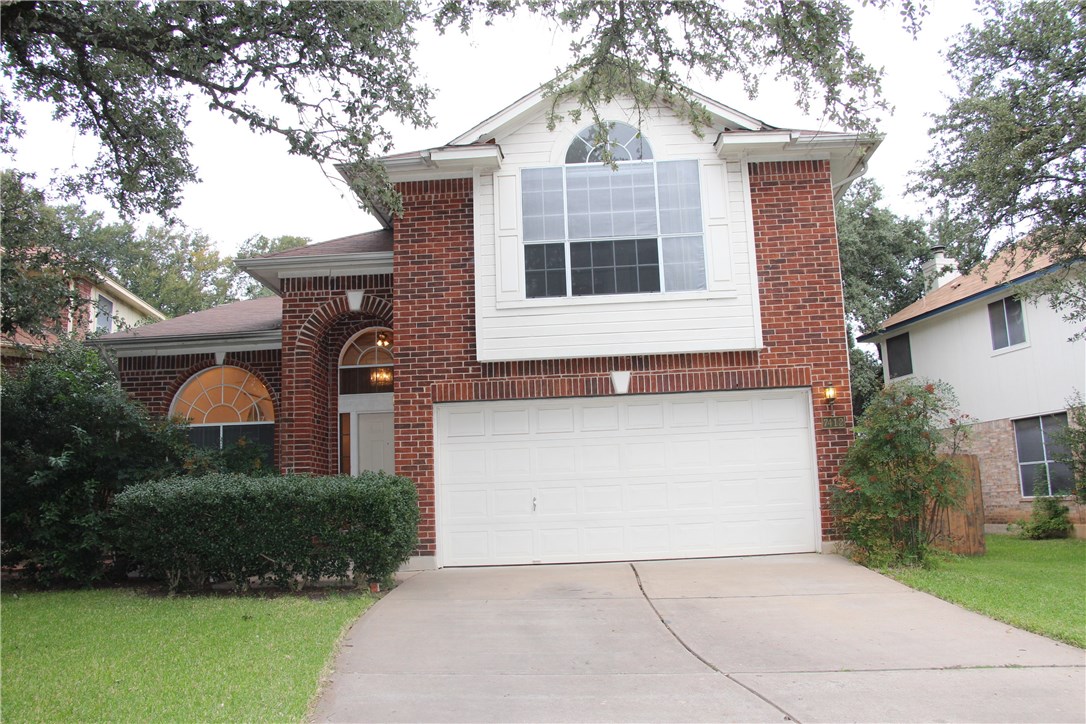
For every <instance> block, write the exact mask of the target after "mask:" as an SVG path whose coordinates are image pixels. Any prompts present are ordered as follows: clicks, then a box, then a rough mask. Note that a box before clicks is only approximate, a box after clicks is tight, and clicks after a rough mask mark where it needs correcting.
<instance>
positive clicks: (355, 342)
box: [339, 327, 393, 395]
mask: <svg viewBox="0 0 1086 724" xmlns="http://www.w3.org/2000/svg"><path fill="white" fill-rule="evenodd" d="M392 365H393V357H392V330H391V329H388V328H385V327H372V328H370V329H365V330H362V331H361V332H359V333H358V334H356V335H355V336H353V337H351V339H349V340H348V341H347V344H345V345H343V351H342V352H340V355H339V394H341V395H359V394H369V393H374V392H392Z"/></svg>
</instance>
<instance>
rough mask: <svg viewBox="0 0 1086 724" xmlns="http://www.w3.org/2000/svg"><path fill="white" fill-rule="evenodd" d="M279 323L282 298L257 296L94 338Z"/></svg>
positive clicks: (260, 328)
mask: <svg viewBox="0 0 1086 724" xmlns="http://www.w3.org/2000/svg"><path fill="white" fill-rule="evenodd" d="M282 326H283V300H282V299H281V298H279V297H258V298H257V299H246V300H244V301H240V302H231V303H230V304H223V305H222V306H219V307H213V308H212V309H205V310H203V311H202V312H191V313H189V314H186V315H184V316H182V317H174V318H173V319H167V320H165V321H163V322H155V323H154V324H147V325H144V326H142V327H135V328H133V329H129V330H126V331H124V332H113V333H112V334H106V335H103V336H101V337H99V338H98V339H99V340H100V341H101V342H103V343H105V344H107V345H108V344H109V343H110V342H126V341H136V340H156V339H168V338H171V337H196V336H206V337H220V336H226V335H230V334H241V333H245V332H266V331H273V330H276V329H279V328H281V327H282Z"/></svg>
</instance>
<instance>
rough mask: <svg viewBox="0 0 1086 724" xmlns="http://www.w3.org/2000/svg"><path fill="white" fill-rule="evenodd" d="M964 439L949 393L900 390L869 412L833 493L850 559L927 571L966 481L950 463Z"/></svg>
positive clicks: (911, 385)
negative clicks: (941, 525) (945, 514)
mask: <svg viewBox="0 0 1086 724" xmlns="http://www.w3.org/2000/svg"><path fill="white" fill-rule="evenodd" d="M964 434H965V430H964V425H963V424H962V421H961V418H960V417H959V416H957V415H956V414H955V412H954V396H953V393H952V391H951V390H950V388H949V386H947V385H945V384H943V383H938V384H923V385H922V384H917V383H915V382H899V383H896V384H893V385H889V386H887V387H885V388H884V389H883V390H882V391H880V392H879V394H878V395H876V397H875V398H874V399H872V400H871V402H870V403H869V404H868V406H867V409H866V410H865V411H864V414H863V415H862V416H861V417H860V419H859V421H858V422H857V425H856V440H855V442H854V443H853V444H852V446H851V447H850V448H849V450H848V452H847V453H846V455H845V461H844V464H843V465H842V466H841V475H840V478H839V480H838V482H837V485H836V487H835V489H834V491H833V498H832V508H833V511H834V514H835V517H836V521H837V524H838V526H839V528H838V530H839V533H840V534H841V536H842V537H843V539H844V542H845V549H846V552H847V553H848V554H849V555H850V556H852V557H853V558H854V559H856V560H857V561H858V562H860V563H863V564H864V565H869V566H873V567H884V566H892V565H902V564H919V563H923V562H924V560H925V558H926V556H927V555H928V550H929V547H930V546H931V544H932V542H933V541H934V539H935V537H936V536H937V535H938V526H937V521H938V519H939V516H940V514H941V512H942V511H943V510H946V509H947V508H953V507H958V506H960V505H961V501H962V500H963V499H964V496H965V493H966V486H965V477H964V475H963V474H962V470H961V468H960V467H959V465H958V464H957V463H956V462H955V461H954V460H953V459H952V457H950V455H952V454H953V453H956V452H957V451H958V447H959V445H960V443H961V440H962V439H963V437H964Z"/></svg>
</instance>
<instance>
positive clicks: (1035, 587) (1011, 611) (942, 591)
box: [887, 535, 1086, 648]
mask: <svg viewBox="0 0 1086 724" xmlns="http://www.w3.org/2000/svg"><path fill="white" fill-rule="evenodd" d="M985 542H986V544H987V546H988V553H987V555H983V556H976V557H973V558H964V557H962V558H959V557H953V558H947V559H944V560H940V561H938V562H937V563H936V564H935V567H934V568H932V569H921V568H899V569H894V570H890V571H887V573H888V575H890V576H892V577H893V578H896V579H897V580H899V581H901V582H902V583H904V584H906V585H908V586H912V587H913V588H916V589H919V590H921V591H927V592H928V593H931V594H934V595H936V596H938V597H939V598H943V599H946V600H947V601H951V602H953V603H956V604H958V605H960V606H964V607H965V608H968V609H970V610H973V611H977V612H979V613H983V614H985V615H986V616H991V617H992V618H995V619H999V620H1000V621H1005V622H1007V623H1009V624H1011V625H1013V626H1017V627H1019V628H1023V629H1026V630H1027V631H1033V632H1034V633H1039V634H1041V635H1043V636H1048V637H1050V638H1054V639H1058V640H1060V641H1064V642H1066V643H1069V644H1074V645H1075V646H1081V647H1083V648H1086V539H1071V540H1020V539H1018V538H1013V537H1011V536H1006V535H990V536H987V538H986V539H985Z"/></svg>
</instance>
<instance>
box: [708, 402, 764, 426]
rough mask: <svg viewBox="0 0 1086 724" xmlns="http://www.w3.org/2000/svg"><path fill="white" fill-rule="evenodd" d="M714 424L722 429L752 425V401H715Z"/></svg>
mask: <svg viewBox="0 0 1086 724" xmlns="http://www.w3.org/2000/svg"><path fill="white" fill-rule="evenodd" d="M713 407H715V408H716V424H718V425H721V426H723V427H737V426H746V425H752V424H753V423H754V401H753V400H716V401H715V402H714V404H713Z"/></svg>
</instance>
